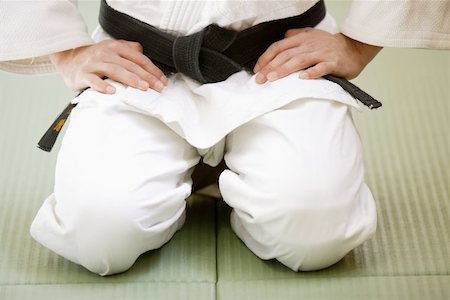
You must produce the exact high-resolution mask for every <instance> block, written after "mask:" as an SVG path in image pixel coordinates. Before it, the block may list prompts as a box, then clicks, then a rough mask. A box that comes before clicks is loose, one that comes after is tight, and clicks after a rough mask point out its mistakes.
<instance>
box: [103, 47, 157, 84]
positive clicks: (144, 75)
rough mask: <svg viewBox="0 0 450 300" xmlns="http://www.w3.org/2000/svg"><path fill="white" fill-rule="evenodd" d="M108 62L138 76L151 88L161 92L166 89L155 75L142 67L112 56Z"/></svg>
mask: <svg viewBox="0 0 450 300" xmlns="http://www.w3.org/2000/svg"><path fill="white" fill-rule="evenodd" d="M107 62H110V63H113V64H116V65H119V66H122V67H123V68H125V69H126V70H128V71H130V72H131V73H133V74H136V75H137V76H138V77H139V78H140V79H142V80H144V81H146V82H147V83H148V84H149V86H150V87H151V88H152V89H154V90H158V91H161V90H162V89H163V88H164V86H165V85H164V83H163V82H162V81H161V80H159V78H157V77H156V76H155V75H153V74H151V73H149V72H147V71H146V70H144V69H143V68H142V67H141V66H139V65H137V64H135V63H134V62H132V61H130V60H127V59H124V58H122V57H120V56H118V55H113V56H110V58H109V59H108V61H107Z"/></svg>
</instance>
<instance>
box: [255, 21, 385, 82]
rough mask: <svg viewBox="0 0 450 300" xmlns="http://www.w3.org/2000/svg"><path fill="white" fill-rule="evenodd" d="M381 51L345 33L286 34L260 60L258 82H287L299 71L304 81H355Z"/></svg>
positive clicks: (305, 31)
mask: <svg viewBox="0 0 450 300" xmlns="http://www.w3.org/2000/svg"><path fill="white" fill-rule="evenodd" d="M381 49H382V48H381V47H377V46H372V45H368V44H364V43H361V42H359V41H356V40H353V39H351V38H349V37H347V36H345V35H343V34H342V33H337V34H331V33H329V32H326V31H323V30H320V29H314V28H299V29H290V30H288V31H286V33H285V38H284V39H282V40H280V41H277V42H275V43H273V44H272V45H271V46H270V47H268V48H267V50H266V51H265V52H264V53H263V54H262V55H261V56H260V57H259V58H258V60H257V62H256V65H255V68H254V70H253V71H254V72H255V73H257V72H258V74H257V76H256V82H257V83H264V82H266V81H267V80H269V81H273V80H276V79H279V78H283V77H285V76H287V75H289V74H292V73H294V72H297V71H301V70H303V71H301V72H299V77H300V78H301V79H316V78H319V77H321V76H324V75H327V74H332V75H335V76H339V77H343V78H347V79H352V78H355V77H356V76H357V75H358V74H359V73H361V71H362V70H363V69H364V67H365V66H366V65H367V64H368V63H369V62H370V61H371V60H372V59H373V58H374V57H375V55H377V53H378V52H379V51H380V50H381Z"/></svg>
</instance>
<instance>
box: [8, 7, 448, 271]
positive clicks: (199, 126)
mask: <svg viewBox="0 0 450 300" xmlns="http://www.w3.org/2000/svg"><path fill="white" fill-rule="evenodd" d="M50 2H51V1H47V4H46V5H49V6H51V5H54V7H53V10H47V11H45V9H43V4H42V3H41V4H40V5H41V6H40V8H39V9H41V11H42V14H40V15H41V16H42V18H43V19H41V21H42V20H45V18H44V17H45V16H46V14H47V13H49V11H52V14H55V9H54V8H55V7H56V6H58V5H59V6H60V12H61V14H60V15H59V16H55V17H56V18H62V16H63V15H66V17H67V16H69V15H71V16H72V18H68V21H67V22H66V23H67V24H68V25H67V26H69V27H70V26H72V27H71V28H67V29H68V31H67V32H65V33H64V34H65V36H66V38H67V40H66V41H65V42H64V41H61V40H59V41H58V40H57V39H55V36H51V35H48V36H47V37H48V41H47V45H49V41H51V40H55V43H54V44H53V48H51V47H50V48H51V50H50V48H48V47H47V48H45V44H44V43H42V39H36V41H34V42H35V44H36V45H38V44H39V43H42V47H39V46H36V47H35V49H34V53H33V54H31V53H30V52H27V51H29V49H23V47H22V46H23V45H22V44H21V43H22V42H23V43H25V41H26V39H23V41H22V42H21V41H19V39H18V38H17V37H14V38H12V37H9V38H10V39H11V40H13V41H15V43H13V44H14V45H12V46H10V47H9V48H8V49H0V60H2V61H3V62H2V63H0V68H2V69H4V70H8V71H15V72H22V73H26V72H28V73H36V72H52V71H54V68H53V67H52V66H51V65H50V64H49V63H48V57H47V56H46V55H48V54H49V53H53V52H56V51H61V50H64V49H69V48H71V47H75V46H77V47H78V46H81V45H85V44H89V43H93V42H98V41H100V40H103V39H106V38H110V37H109V36H108V35H107V34H106V33H105V32H104V31H103V30H102V28H101V27H97V29H96V30H95V32H94V33H93V36H92V40H91V39H90V37H86V35H84V36H83V34H82V31H83V30H85V28H84V27H83V25H82V21H81V20H80V19H79V15H77V13H76V8H75V6H73V5H72V4H71V3H70V2H68V1H59V2H53V4H49V3H50ZM315 2H316V1H259V2H258V1H242V2H239V1H219V2H216V1H192V2H191V1H151V2H148V3H146V4H145V5H144V4H143V3H142V2H132V1H108V3H109V4H110V5H111V6H112V7H114V8H115V9H117V10H121V11H123V12H125V13H128V14H130V15H133V16H134V17H136V18H138V19H141V20H142V21H146V22H148V23H151V24H152V25H155V26H158V27H160V28H161V29H164V30H167V31H169V32H172V33H174V34H183V35H184V34H191V33H193V32H196V31H197V30H200V29H202V28H203V27H205V26H206V25H208V24H210V23H217V24H218V25H220V26H223V27H227V28H232V29H235V30H242V29H244V28H246V27H249V26H252V25H255V24H257V23H260V22H263V21H267V20H271V19H278V18H284V17H288V16H292V15H297V14H300V13H302V12H304V11H306V10H307V9H308V8H309V7H311V6H312V5H313V4H314V3H315ZM17 5H18V6H19V5H23V4H17ZM28 5H36V4H28ZM355 5H356V4H355ZM359 5H361V4H359ZM366 5H367V4H366ZM399 5H400V4H399ZM401 5H406V4H404V3H403V4H401ZM410 5H411V4H410ZM44 6H45V5H44ZM355 7H357V6H355ZM355 7H354V9H353V16H352V15H350V16H349V18H348V20H347V21H346V22H347V23H345V24H347V25H345V24H344V25H345V26H347V28H348V35H350V36H351V34H352V25H354V24H353V23H352V20H355V19H358V18H357V17H355V16H354V15H355V14H356V16H359V15H360V13H355V9H356V10H358V8H355ZM372 9H373V7H372ZM30 11H33V13H36V10H30ZM56 11H57V10H56ZM360 12H361V9H360ZM38 15H39V14H38ZM405 19H406V17H405ZM360 21H361V20H360ZM80 22H81V23H80ZM446 22H448V20H447V21H446ZM375 23H376V22H375ZM402 24H403V25H404V24H405V22H403V23H402ZM445 24H448V23H445ZM403 25H402V26H403ZM11 26H12V25H11ZM48 27H49V30H56V29H55V28H53V27H52V26H50V25H48ZM50 27H51V28H50ZM83 28H84V29H83ZM317 28H320V29H323V30H326V31H329V32H337V31H338V28H337V26H336V24H335V22H334V20H333V18H332V17H331V16H330V15H327V16H326V18H325V19H324V20H323V21H322V22H321V23H320V24H319V25H317ZM344 28H345V27H344ZM69 29H70V30H69ZM33 30H36V29H33ZM71 30H73V32H72V33H73V36H72V37H74V38H73V39H71ZM412 31H414V30H412ZM414 32H415V31H414ZM354 33H355V34H356V35H357V34H359V32H358V30H354ZM402 34H403V31H402ZM433 34H437V35H438V36H439V37H440V38H439V42H436V40H437V39H436V38H435V36H433ZM444 34H447V35H446V36H445V37H446V38H447V39H444V41H442V39H441V38H442V37H443V35H444ZM400 35H401V34H400ZM5 36H6V37H8V35H6V34H5ZM406 36H408V35H406ZM430 37H431V38H430ZM369 38H370V37H369ZM372 38H374V39H375V40H376V39H377V36H375V37H373V36H372ZM384 38H385V41H386V43H387V44H388V43H389V41H388V40H389V38H391V40H398V41H405V40H407V39H406V38H402V37H400V38H399V37H398V36H396V35H395V32H394V34H393V36H385V37H384ZM28 40H29V39H28ZM413 41H415V37H414V38H412V39H410V43H413ZM429 41H435V42H434V43H435V44H434V47H436V48H439V47H448V45H449V41H450V39H449V38H448V32H447V33H445V32H444V33H442V34H441V33H439V32H438V33H436V32H434V31H432V30H430V34H429V35H427V39H425V38H423V39H422V40H420V41H419V42H417V43H416V44H408V46H427V44H426V43H428V42H429ZM64 43H65V44H64ZM408 43H409V42H408ZM50 44H51V43H50ZM374 44H377V43H374ZM378 45H380V43H378ZM381 45H382V44H381ZM42 49H44V50H42ZM14 50H15V51H16V56H14V55H13V54H12V53H13V52H14ZM17 51H19V52H20V51H22V52H20V53H19V54H17ZM30 57H35V59H34V60H33V61H32V64H31V65H29V66H26V67H25V64H26V62H28V61H29V58H30ZM30 67H31V68H30ZM254 77H255V76H254V75H251V74H250V73H248V72H246V71H241V72H238V73H235V74H233V75H232V76H230V77H229V78H228V79H226V80H225V81H222V82H217V83H208V84H203V85H201V84H198V83H197V82H195V81H193V80H191V79H190V78H188V77H186V76H185V75H182V74H179V73H178V74H174V75H172V76H170V77H169V85H168V86H167V87H166V88H165V89H164V90H163V92H162V93H161V94H160V93H158V92H156V91H154V90H148V91H145V92H144V91H141V90H138V89H134V88H131V87H127V86H124V85H122V84H120V83H117V82H115V81H112V80H110V79H108V81H109V82H110V83H111V84H113V85H114V86H115V87H116V93H115V94H113V95H107V94H101V93H98V92H96V91H94V90H92V89H88V90H87V91H85V92H84V93H82V94H81V96H79V97H77V98H75V99H73V102H77V103H78V105H77V106H76V108H75V109H74V110H73V112H72V114H71V122H70V124H69V126H68V128H67V131H66V134H65V136H64V139H63V141H62V146H61V149H60V152H59V154H58V160H57V165H56V177H55V188H54V193H53V194H52V195H50V196H49V197H48V198H47V199H46V200H45V202H44V204H43V205H42V207H41V209H40V210H39V212H38V213H37V216H36V218H35V219H34V221H33V224H32V227H31V234H32V236H33V237H34V238H35V239H36V240H37V241H39V242H40V243H41V244H43V245H44V246H46V247H48V248H50V249H51V250H53V251H55V252H56V253H58V254H60V255H62V256H64V257H65V258H67V259H69V260H71V261H73V262H75V263H78V264H81V265H83V266H84V267H86V268H87V269H89V270H90V271H92V272H95V273H98V274H101V275H109V274H114V273H118V272H122V271H125V270H127V269H129V268H130V267H131V266H132V265H133V263H134V262H135V260H136V259H137V257H138V256H139V255H140V254H142V253H144V252H146V251H148V250H151V249H156V248H159V247H161V246H162V245H163V244H164V243H166V242H167V241H168V240H170V238H171V237H172V236H173V234H174V233H175V232H176V231H177V230H179V229H180V228H181V227H182V226H183V223H184V221H185V207H186V203H185V199H186V198H187V197H188V196H189V195H190V193H191V186H192V180H191V178H190V175H191V173H192V170H193V168H194V167H195V165H196V164H197V163H198V162H199V160H200V159H201V158H203V159H204V161H205V162H206V163H207V164H209V165H212V166H215V165H217V164H218V163H219V162H220V161H221V160H222V159H223V158H224V159H225V161H226V164H227V167H228V169H227V170H226V171H224V172H223V173H222V174H221V176H220V179H219V188H220V191H221V193H222V196H223V200H224V201H225V202H226V203H227V204H228V205H230V206H231V207H232V208H233V210H232V213H231V225H232V228H233V230H234V232H235V233H236V234H237V235H238V236H239V238H240V239H241V240H242V241H243V242H244V243H245V244H246V245H247V246H248V247H249V248H250V250H251V251H253V252H254V253H255V254H256V255H257V256H259V257H260V258H262V259H272V258H276V259H277V260H279V261H280V262H281V263H283V264H284V265H286V266H288V267H289V268H291V269H292V270H295V271H298V270H316V269H321V268H324V267H327V266H330V265H332V264H334V263H336V262H337V261H339V260H340V259H341V258H342V257H343V256H344V255H345V254H346V253H348V252H349V251H350V250H352V249H354V248H355V247H357V246H358V245H360V244H361V243H363V242H364V241H366V240H367V239H369V238H370V237H371V236H372V235H373V234H374V232H375V229H376V219H377V217H376V207H375V203H374V199H373V196H372V194H371V192H370V190H369V188H368V186H367V185H366V184H365V182H364V167H363V161H362V146H361V141H360V138H359V135H358V131H357V129H356V128H355V125H354V123H353V120H352V116H351V112H350V110H351V109H352V108H354V109H360V106H359V104H358V102H357V101H356V100H355V99H353V98H352V97H351V96H350V95H349V94H347V93H346V92H345V91H343V90H342V89H341V88H340V87H339V86H338V85H336V84H334V83H332V82H329V81H326V80H322V79H319V80H301V79H299V78H298V72H296V73H293V74H291V75H289V76H287V77H285V78H282V79H279V80H276V81H273V82H266V83H265V84H262V85H260V84H257V83H256V82H255V78H254Z"/></svg>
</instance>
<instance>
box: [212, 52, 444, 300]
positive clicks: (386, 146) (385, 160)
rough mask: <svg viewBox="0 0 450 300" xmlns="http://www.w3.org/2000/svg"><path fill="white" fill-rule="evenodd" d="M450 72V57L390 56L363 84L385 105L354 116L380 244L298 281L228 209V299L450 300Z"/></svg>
mask: <svg viewBox="0 0 450 300" xmlns="http://www.w3.org/2000/svg"><path fill="white" fill-rule="evenodd" d="M449 71H450V56H449V52H445V51H425V50H400V49H385V50H383V52H382V53H381V54H380V55H379V57H377V58H376V61H374V62H373V63H372V64H371V65H370V66H369V67H368V69H367V70H366V72H365V74H364V75H363V76H361V77H360V78H359V79H358V80H357V82H358V84H359V86H361V87H363V88H364V89H365V90H366V91H368V92H369V93H370V94H372V95H374V96H376V98H378V99H380V100H381V101H382V102H383V107H382V108H380V109H379V110H376V111H369V110H367V109H365V110H364V112H363V113H362V114H359V113H355V114H354V116H355V120H356V123H357V126H358V128H359V131H360V134H361V138H362V140H363V145H364V155H365V169H366V179H367V183H368V185H369V186H370V187H371V190H372V192H373V194H374V197H375V199H376V202H377V207H378V231H377V234H376V236H375V238H373V239H372V240H370V241H368V242H366V243H364V244H363V245H362V246H360V247H359V248H357V249H355V250H354V251H352V252H351V253H349V254H348V255H347V256H346V257H345V258H344V259H343V260H341V261H340V262H339V263H337V264H336V265H334V266H332V267H330V268H328V269H325V270H322V271H317V272H301V273H295V272H292V271H290V270H289V269H287V268H285V267H284V266H282V265H281V264H280V263H278V262H277V261H274V260H272V261H262V260H260V259H259V258H257V257H256V256H255V255H253V254H252V253H251V252H250V251H249V250H248V249H247V248H246V246H245V245H244V244H243V243H242V242H241V241H240V240H239V239H238V238H237V237H236V236H235V234H234V233H233V232H232V230H231V228H230V225H229V219H228V217H229V210H230V209H229V207H227V206H226V205H224V204H223V203H222V204H221V205H220V207H219V228H218V247H217V249H218V282H219V284H218V290H217V291H218V292H217V293H218V295H219V297H218V298H219V299H259V298H264V299H275V298H273V297H272V296H274V295H278V296H277V297H276V299H294V298H295V299H299V298H300V296H301V295H304V296H307V299H333V298H334V296H336V297H337V296H339V297H341V298H342V299H353V298H354V299H358V297H359V296H361V297H360V299H361V298H362V296H363V295H364V299H366V298H367V299H369V296H370V297H372V298H370V299H413V297H412V295H414V297H415V298H414V299H449V298H450V290H449V286H450V277H449V276H448V275H449V274H450V231H449V225H450V218H449V212H450V200H449V182H450V181H449V157H448V156H449V117H450V114H449V113H450V111H449V103H450V102H449V101H450V96H449V95H450V89H449V84H450V76H449ZM299 238H301V237H299ZM315 291H320V292H317V293H316V292H315ZM377 295H378V296H377ZM296 296H297V297H296ZM421 296H423V297H421ZM425 296H426V297H425ZM278 297H280V298H278Z"/></svg>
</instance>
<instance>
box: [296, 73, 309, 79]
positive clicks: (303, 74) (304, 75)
mask: <svg viewBox="0 0 450 300" xmlns="http://www.w3.org/2000/svg"><path fill="white" fill-rule="evenodd" d="M298 77H299V78H300V79H309V75H308V73H307V72H304V71H300V72H298Z"/></svg>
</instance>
